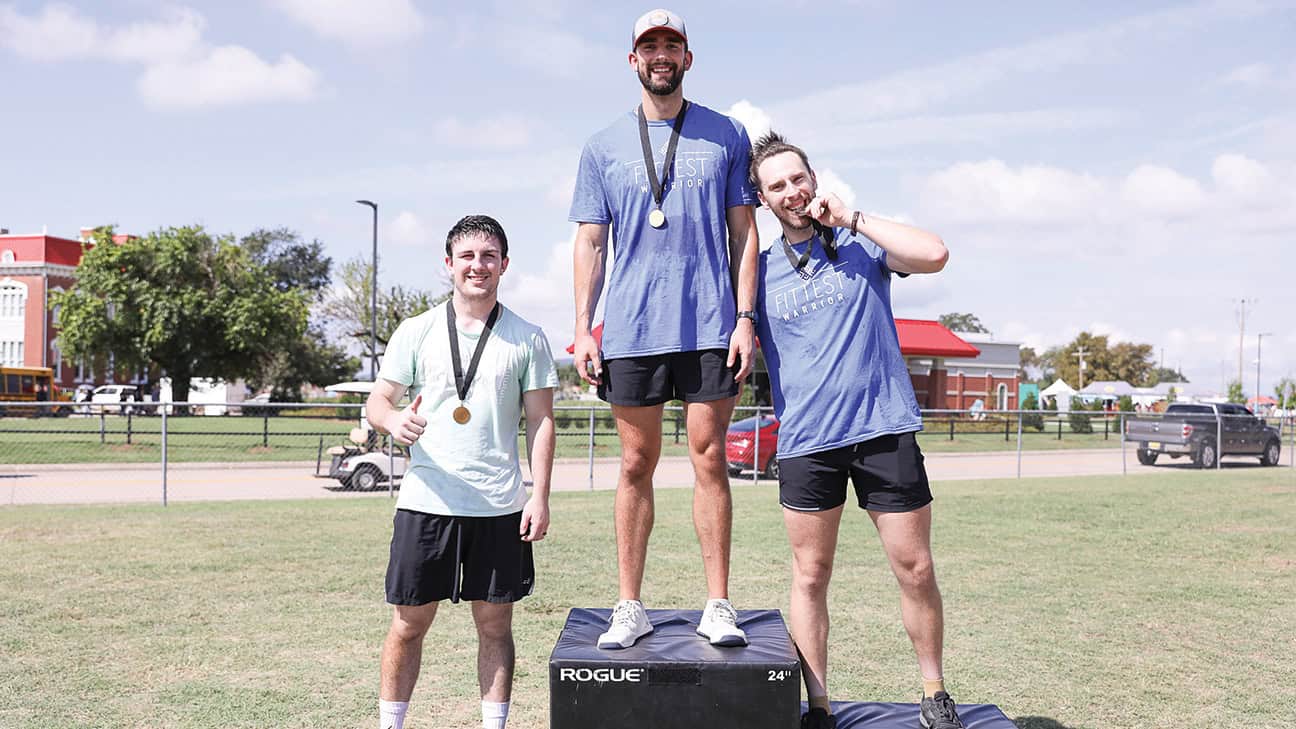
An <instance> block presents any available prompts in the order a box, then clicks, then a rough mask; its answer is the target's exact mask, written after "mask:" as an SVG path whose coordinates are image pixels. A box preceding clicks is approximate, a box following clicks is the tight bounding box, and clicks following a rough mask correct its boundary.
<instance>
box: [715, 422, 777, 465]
mask: <svg viewBox="0 0 1296 729" xmlns="http://www.w3.org/2000/svg"><path fill="white" fill-rule="evenodd" d="M778 429H779V422H778V420H777V419H775V418H774V416H772V415H762V416H760V427H759V428H757V425H756V418H754V417H753V418H747V419H745V420H739V421H736V422H734V423H732V424H731V425H730V426H729V432H728V433H726V434H725V460H726V461H728V463H729V475H730V476H737V475H739V474H740V473H742V472H743V471H752V470H756V471H760V472H761V473H762V474H763V475H764V476H765V477H766V478H778V473H779V467H778V459H777V458H775V457H774V454H775V453H776V452H778ZM758 440H759V446H758V445H757V442H758Z"/></svg>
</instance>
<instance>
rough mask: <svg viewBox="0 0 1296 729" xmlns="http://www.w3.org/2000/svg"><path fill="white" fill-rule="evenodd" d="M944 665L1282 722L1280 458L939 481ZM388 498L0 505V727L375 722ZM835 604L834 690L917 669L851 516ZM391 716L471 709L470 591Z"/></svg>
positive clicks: (574, 574) (598, 531)
mask: <svg viewBox="0 0 1296 729" xmlns="http://www.w3.org/2000/svg"><path fill="white" fill-rule="evenodd" d="M934 490H935V491H936V495H937V499H938V500H937V506H936V517H935V521H936V523H935V536H934V542H935V550H936V554H937V568H938V573H939V576H940V581H941V585H942V589H943V592H944V597H945V605H946V618H947V625H948V627H947V639H946V644H947V651H946V653H947V655H946V675H947V678H948V680H949V685H950V688H951V690H952V691H953V692H954V694H955V696H956V697H957V698H958V699H959V700H960V701H965V702H988V703H996V704H998V705H999V706H1000V707H1001V708H1002V709H1003V710H1004V711H1005V713H1007V714H1008V715H1009V717H1011V718H1013V719H1014V720H1015V721H1016V722H1017V724H1018V726H1020V727H1023V728H1025V729H1080V728H1082V727H1083V728H1088V727H1093V728H1094V729H1099V728H1101V729H1110V728H1112V727H1154V726H1176V727H1247V728H1257V727H1285V726H1289V725H1290V723H1291V707H1292V705H1293V703H1296V688H1294V687H1296V666H1294V665H1293V663H1292V661H1291V647H1292V638H1291V631H1292V628H1293V626H1294V625H1296V600H1294V599H1293V586H1294V585H1296V477H1294V476H1293V474H1292V472H1291V471H1290V470H1287V469H1258V468H1256V469H1243V468H1237V469H1229V470H1225V471H1224V472H1223V473H1219V474H1216V473H1198V472H1174V473H1157V474H1153V475H1143V476H1139V477H1138V478H1126V479H1118V478H1100V477H1094V478H1069V479H1032V480H1027V481H1015V480H1002V481H979V482H974V481H963V482H951V483H938V484H936V485H935V487H934ZM611 502H612V493H610V492H595V493H562V494H556V495H555V496H554V498H553V512H554V526H553V527H552V529H551V531H550V537H549V539H547V540H546V541H544V542H543V543H541V545H540V546H539V547H538V548H537V565H538V571H539V577H538V587H537V593H536V595H534V596H533V597H531V598H528V599H526V600H524V601H523V602H522V603H521V604H520V605H519V608H518V610H517V613H516V634H517V642H518V670H517V677H516V685H515V693H514V710H513V715H512V717H511V720H510V726H513V727H523V728H532V729H538V728H540V727H545V726H547V717H548V714H547V664H546V660H547V656H548V654H549V651H550V650H551V649H552V647H553V642H554V640H555V639H556V637H557V635H558V632H559V629H560V628H561V626H562V623H563V620H564V617H565V615H566V612H567V609H568V608H569V607H572V606H599V607H601V606H607V605H609V604H610V603H611V602H612V600H613V598H614V597H615V590H614V585H615V579H614V576H615V575H614V569H615V567H614V559H613V554H614V551H613V534H612V526H611V510H612V505H611ZM657 503H658V514H657V528H656V531H655V533H654V535H653V540H652V544H651V554H650V563H649V568H648V574H647V578H646V590H645V599H646V601H647V602H648V604H649V606H650V607H653V606H661V607H666V606H672V607H690V608H691V607H700V606H701V603H702V601H703V598H704V591H703V588H702V578H701V569H700V564H699V557H698V553H697V546H696V541H695V539H694V536H693V533H692V528H691V526H690V521H689V508H690V507H689V503H690V493H689V491H687V490H663V491H661V492H659V493H658V495H657ZM391 509H392V504H391V502H390V501H389V500H387V499H386V498H383V497H381V496H376V497H374V498H365V499H339V500H326V501H309V502H234V503H205V504H183V505H173V506H171V507H168V508H160V507H150V506H120V507H6V508H3V509H0V554H2V555H3V559H2V560H0V594H3V595H4V598H3V599H2V600H0V656H3V660H0V726H4V727H32V728H33V729H34V728H36V727H41V728H43V727H50V726H57V727H69V726H92V727H132V728H136V727H221V728H227V727H363V726H369V725H371V724H372V723H373V722H374V721H375V715H376V709H375V702H376V690H377V688H376V687H377V661H378V650H379V644H380V641H381V639H382V636H383V635H384V633H385V630H386V626H387V620H388V617H389V613H388V609H387V608H386V607H385V606H384V605H383V599H382V575H383V567H384V564H385V559H386V549H387V541H388V539H389V536H390V528H391V527H390V524H391V517H390V514H391ZM735 514H736V516H735V520H736V524H737V526H736V529H735V536H734V558H733V574H734V578H733V585H732V595H733V598H734V601H735V603H736V604H737V605H738V606H739V607H740V608H757V607H762V608H780V609H786V603H787V596H786V590H787V582H788V576H787V574H788V565H789V556H788V550H787V545H786V540H785V538H784V536H783V527H782V521H781V517H780V514H779V510H778V508H777V506H776V505H775V492H774V488H773V486H772V485H762V486H759V487H755V486H753V487H747V486H742V487H737V488H736V489H735ZM839 554H841V555H853V557H852V558H851V559H847V560H842V561H841V562H839V564H838V566H837V571H836V574H835V579H834V587H833V592H832V596H831V601H832V609H833V616H834V617H833V619H834V622H833V634H832V637H831V641H830V642H831V664H832V669H831V670H832V674H831V684H832V687H833V694H834V696H835V697H836V698H841V699H855V700H881V701H912V700H914V699H915V698H916V696H917V692H918V690H919V688H918V683H917V674H916V670H917V669H916V666H915V663H914V660H913V657H912V653H911V650H910V648H909V645H908V641H907V639H906V637H905V635H904V631H903V629H902V628H901V625H900V622H899V615H898V606H897V599H898V598H897V591H896V587H895V584H894V580H893V578H892V577H891V575H890V572H889V570H888V568H887V566H886V564H885V561H884V559H883V558H882V555H881V554H880V550H879V547H878V544H877V540H876V537H875V535H874V533H873V530H872V527H871V525H869V523H868V520H867V518H866V517H865V516H864V515H863V514H861V513H858V512H855V511H852V512H851V513H849V514H848V516H847V519H846V521H845V529H844V531H843V535H842V540H841V544H840V547H839ZM425 655H426V659H425V661H424V668H423V674H422V677H421V679H420V681H419V687H418V689H417V690H416V692H415V696H414V701H413V705H412V709H411V715H410V722H409V726H410V727H411V728H412V729H413V728H416V727H445V726H456V727H472V726H477V725H478V719H477V700H478V697H477V693H476V688H475V686H474V680H473V678H472V677H473V675H474V674H473V655H474V637H473V631H472V625H471V620H470V619H469V614H468V610H467V608H466V606H463V605H459V606H453V605H446V606H444V608H443V610H442V613H441V615H440V616H439V617H438V621H437V623H436V624H435V625H434V627H433V629H432V632H431V633H430V635H429V638H428V642H427V647H426V654H425Z"/></svg>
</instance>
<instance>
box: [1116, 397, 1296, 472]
mask: <svg viewBox="0 0 1296 729" xmlns="http://www.w3.org/2000/svg"><path fill="white" fill-rule="evenodd" d="M1125 439H1126V440H1128V441H1130V442H1132V443H1134V445H1135V448H1136V449H1137V455H1138V460H1139V463H1142V464H1143V465H1145V466H1151V465H1154V464H1155V463H1156V462H1157V458H1158V457H1159V456H1161V455H1162V454H1165V455H1167V456H1170V457H1171V458H1182V457H1184V456H1189V457H1191V458H1192V462H1193V463H1194V464H1196V465H1197V467H1198V468H1215V466H1216V462H1217V461H1218V460H1219V458H1220V457H1222V456H1258V457H1259V458H1260V463H1261V464H1263V465H1265V466H1276V465H1278V459H1279V456H1280V455H1281V454H1282V439H1281V437H1280V436H1279V434H1278V430H1277V428H1273V427H1270V426H1269V425H1268V424H1266V423H1265V421H1264V419H1263V418H1260V417H1257V416H1256V415H1255V414H1254V413H1252V412H1251V411H1250V410H1248V409H1246V408H1244V407H1242V406H1241V405H1235V404H1232V403H1219V404H1216V403H1171V404H1170V406H1169V407H1167V408H1166V411H1165V413H1164V414H1163V415H1162V416H1161V417H1158V418H1149V417H1146V416H1140V417H1135V418H1133V419H1131V420H1127V421H1126V422H1125Z"/></svg>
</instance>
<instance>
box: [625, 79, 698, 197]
mask: <svg viewBox="0 0 1296 729" xmlns="http://www.w3.org/2000/svg"><path fill="white" fill-rule="evenodd" d="M688 108H689V103H688V100H685V101H684V103H683V105H682V106H680V110H679V114H677V115H676V116H675V124H674V126H673V127H671V136H670V143H669V144H667V145H666V159H665V160H663V161H662V174H661V179H660V180H658V179H657V164H656V163H655V162H653V153H652V142H651V141H650V140H649V139H648V117H646V116H644V110H643V104H640V105H639V108H638V110H637V112H638V115H639V143H640V144H641V145H642V146H643V156H644V167H645V168H646V169H645V172H647V173H648V182H649V184H651V185H652V193H653V201H654V202H656V203H657V209H658V210H661V206H662V201H663V200H665V199H666V179H667V177H669V176H670V173H671V170H673V169H674V168H675V146H676V145H677V144H679V137H680V130H682V129H683V128H684V112H686V111H688Z"/></svg>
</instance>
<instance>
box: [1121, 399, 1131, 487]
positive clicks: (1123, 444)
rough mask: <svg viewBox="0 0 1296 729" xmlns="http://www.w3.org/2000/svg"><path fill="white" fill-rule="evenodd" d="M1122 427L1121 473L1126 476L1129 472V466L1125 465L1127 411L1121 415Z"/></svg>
mask: <svg viewBox="0 0 1296 729" xmlns="http://www.w3.org/2000/svg"><path fill="white" fill-rule="evenodd" d="M1120 429H1121V475H1122V476H1125V475H1127V474H1129V467H1128V466H1126V465H1125V413H1124V412H1122V413H1121V416H1120Z"/></svg>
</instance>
